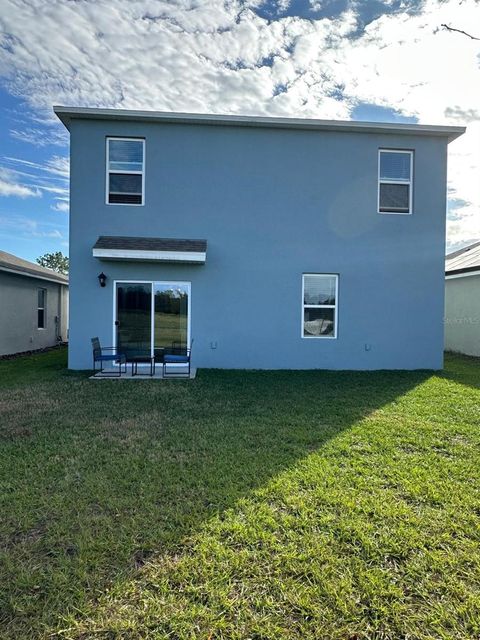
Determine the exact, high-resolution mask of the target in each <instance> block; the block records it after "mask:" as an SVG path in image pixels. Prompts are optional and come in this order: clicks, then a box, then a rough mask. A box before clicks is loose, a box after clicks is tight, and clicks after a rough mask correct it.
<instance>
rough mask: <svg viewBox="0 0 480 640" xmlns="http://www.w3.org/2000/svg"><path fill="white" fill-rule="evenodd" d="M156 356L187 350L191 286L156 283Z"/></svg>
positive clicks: (154, 344) (154, 345)
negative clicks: (174, 350) (167, 352)
mask: <svg viewBox="0 0 480 640" xmlns="http://www.w3.org/2000/svg"><path fill="white" fill-rule="evenodd" d="M153 286H154V309H155V316H154V343H153V347H154V350H155V355H157V354H161V353H164V352H165V350H166V349H170V348H171V349H185V348H186V347H187V346H189V342H188V303H189V297H190V296H189V292H190V286H189V285H187V284H180V283H176V284H174V283H161V282H155V283H154V285H153Z"/></svg>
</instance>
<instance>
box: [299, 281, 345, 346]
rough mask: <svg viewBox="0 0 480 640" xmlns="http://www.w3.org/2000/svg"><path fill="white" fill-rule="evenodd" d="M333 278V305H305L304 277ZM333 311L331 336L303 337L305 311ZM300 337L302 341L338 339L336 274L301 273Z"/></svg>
mask: <svg viewBox="0 0 480 640" xmlns="http://www.w3.org/2000/svg"><path fill="white" fill-rule="evenodd" d="M307 276H319V277H328V278H331V277H334V278H335V304H305V277H307ZM307 308H308V309H333V310H334V312H335V313H334V323H333V326H334V329H333V336H306V335H304V333H305V331H304V322H305V309H307ZM301 337H302V338H303V339H304V340H336V339H337V338H338V273H303V274H302V322H301Z"/></svg>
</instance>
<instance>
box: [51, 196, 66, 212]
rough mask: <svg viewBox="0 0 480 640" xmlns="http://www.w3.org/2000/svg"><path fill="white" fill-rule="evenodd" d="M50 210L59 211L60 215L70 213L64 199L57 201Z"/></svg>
mask: <svg viewBox="0 0 480 640" xmlns="http://www.w3.org/2000/svg"><path fill="white" fill-rule="evenodd" d="M50 208H51V209H52V210H53V211H60V212H62V213H68V212H69V211H70V205H69V203H68V200H64V199H58V200H57V201H56V202H55V204H53V205H52V206H51V207H50Z"/></svg>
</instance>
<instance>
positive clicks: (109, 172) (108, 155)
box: [105, 136, 145, 207]
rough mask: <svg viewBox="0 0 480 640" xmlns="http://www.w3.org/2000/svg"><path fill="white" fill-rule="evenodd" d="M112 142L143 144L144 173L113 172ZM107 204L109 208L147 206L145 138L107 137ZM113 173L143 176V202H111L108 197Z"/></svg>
mask: <svg viewBox="0 0 480 640" xmlns="http://www.w3.org/2000/svg"><path fill="white" fill-rule="evenodd" d="M110 140H133V141H135V142H141V143H142V149H143V153H142V171H118V170H117V171H111V170H110V166H109V164H110ZM105 144H106V147H105V204H108V205H109V206H116V207H118V206H120V207H143V206H144V205H145V138H135V137H117V136H107V138H106V141H105ZM111 173H123V174H128V175H135V176H139V175H141V176H142V201H141V202H138V203H137V202H109V201H108V196H109V193H110V190H109V187H110V174H111Z"/></svg>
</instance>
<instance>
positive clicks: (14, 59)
mask: <svg viewBox="0 0 480 640" xmlns="http://www.w3.org/2000/svg"><path fill="white" fill-rule="evenodd" d="M260 4H261V3H260V1H259V0H256V1H255V0H252V1H250V2H248V1H246V2H240V0H225V1H224V0H210V1H209V2H203V3H198V2H193V0H176V2H174V3H173V2H166V1H163V0H137V1H136V2H131V1H129V0H116V1H115V2H114V3H113V2H111V0H96V2H69V1H68V0H52V1H51V2H48V3H33V2H31V1H27V0H3V1H2V3H1V8H0V26H1V29H0V33H2V34H3V35H0V76H2V77H3V78H4V79H5V81H6V82H7V86H8V87H9V88H10V90H11V91H12V92H14V93H15V94H17V95H20V96H22V97H23V98H24V99H25V100H26V101H27V102H28V103H29V104H30V106H31V107H32V108H33V109H34V110H35V113H37V114H38V116H37V118H38V121H39V122H38V123H37V124H36V125H35V127H33V128H29V127H25V126H19V127H16V129H15V130H14V131H15V133H14V135H16V136H17V137H20V138H22V139H24V140H30V141H32V142H34V143H35V144H43V143H44V142H45V141H46V140H47V139H48V136H49V135H50V133H47V134H46V135H45V134H44V135H43V136H42V135H40V134H39V135H37V134H36V132H37V131H45V130H46V131H47V132H50V131H52V132H53V131H57V132H58V131H60V128H59V127H58V128H56V129H55V128H52V126H51V123H52V122H53V116H52V113H51V105H52V104H54V103H57V104H70V105H86V106H107V107H123V108H143V109H160V110H162V109H163V110H172V111H194V112H195V111H196V112H211V113H215V112H216V113H221V112H223V113H244V114H259V115H266V114H270V115H292V116H297V117H299V116H300V117H302V116H303V117H309V116H315V117H324V118H348V117H350V115H351V113H352V110H353V109H354V107H355V105H357V104H358V103H361V102H368V103H371V104H377V105H382V106H385V107H390V108H393V109H395V110H396V111H398V112H400V113H402V114H404V115H408V116H413V117H415V118H417V119H418V120H419V122H422V123H434V124H435V123H454V124H459V123H462V122H464V121H465V120H468V123H469V130H468V133H467V135H466V136H464V137H462V138H460V139H459V140H458V141H456V142H455V143H453V144H452V146H451V154H450V168H449V194H450V197H451V198H455V199H456V201H457V202H456V205H457V206H456V208H455V210H454V211H455V213H454V214H453V213H452V214H451V218H452V219H451V221H450V222H449V240H450V242H451V243H452V244H458V243H462V242H465V241H467V240H469V239H471V238H473V237H480V193H479V189H480V187H479V186H478V185H479V184H480V180H479V179H478V176H479V174H480V113H479V112H480V109H479V106H478V105H479V97H478V96H479V91H480V90H479V86H480V71H479V53H480V43H479V42H476V41H473V40H470V39H469V38H466V37H465V36H462V35H460V34H454V33H449V32H447V31H445V30H442V29H441V28H440V25H441V24H442V23H446V24H450V25H452V26H457V27H458V28H461V29H465V30H466V31H470V30H473V27H471V25H475V24H477V25H480V20H479V18H480V5H479V4H478V3H476V2H475V0H465V1H464V2H462V3H459V2H458V0H423V2H420V1H419V2H418V4H417V6H416V10H415V11H408V9H407V8H405V7H407V6H408V5H409V4H411V3H404V4H403V7H404V8H403V9H402V10H397V11H393V10H392V7H393V4H394V3H393V2H392V0H384V3H383V4H384V5H385V11H386V13H385V14H384V15H382V16H381V17H379V18H378V19H376V20H374V21H373V22H371V23H370V24H368V25H367V27H366V28H365V29H364V30H363V31H362V30H361V25H362V19H361V16H360V12H361V11H362V5H365V3H362V2H358V0H356V1H353V0H352V1H351V2H350V8H349V10H347V11H345V12H344V13H342V14H340V15H339V16H337V17H336V18H332V19H327V18H322V19H312V17H313V18H315V16H314V13H309V14H308V16H307V17H306V18H302V17H295V16H285V17H281V16H282V14H281V11H280V10H281V9H282V8H283V9H285V8H286V7H287V6H288V5H289V2H288V0H280V2H279V3H277V8H278V10H279V11H278V14H277V15H278V16H280V17H279V19H277V20H265V19H262V18H261V17H259V15H257V13H256V12H255V9H256V7H257V6H259V5H260ZM326 4H328V3H324V2H321V1H319V0H312V1H311V2H310V6H311V7H312V8H315V9H316V10H318V9H319V8H322V7H323V5H325V6H326ZM330 4H331V3H330ZM291 6H292V5H290V7H291ZM387 10H388V12H387ZM478 28H479V29H480V26H479V27H478ZM2 45H3V46H2ZM45 127H46V129H45ZM61 135H64V134H63V133H62V134H61ZM51 137H52V139H53V140H54V139H55V136H54V135H52V136H51ZM45 143H46V142H45ZM30 168H32V169H34V167H30ZM43 169H44V170H45V171H48V170H50V173H49V175H50V176H51V177H54V176H57V177H59V178H60V177H62V176H63V178H65V177H66V166H65V164H63V165H62V164H61V163H57V164H56V163H55V162H53V164H50V165H49V166H48V167H43ZM55 171H57V173H55ZM62 172H63V173H62ZM55 188H59V187H54V186H52V184H51V183H48V184H46V183H43V186H41V183H39V184H38V189H44V190H48V189H50V192H51V193H54V191H53V189H55ZM60 188H65V184H62V185H61V187H60ZM57 195H58V196H60V197H63V196H62V194H60V193H57ZM63 195H64V194H63ZM460 201H461V202H460ZM61 202H64V201H58V205H59V206H63V207H64V206H65V205H61Z"/></svg>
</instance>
